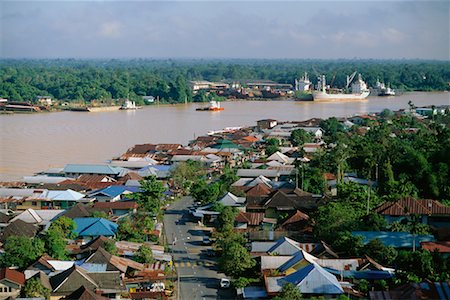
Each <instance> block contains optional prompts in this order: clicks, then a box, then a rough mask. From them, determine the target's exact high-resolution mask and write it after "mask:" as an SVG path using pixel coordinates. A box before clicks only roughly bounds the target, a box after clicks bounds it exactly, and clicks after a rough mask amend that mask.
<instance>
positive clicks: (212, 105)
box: [195, 101, 224, 111]
mask: <svg viewBox="0 0 450 300" xmlns="http://www.w3.org/2000/svg"><path fill="white" fill-rule="evenodd" d="M195 110H197V111H221V110H224V108H223V107H220V102H217V101H210V102H209V106H208V107H199V108H196V109H195Z"/></svg>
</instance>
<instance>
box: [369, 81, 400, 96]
mask: <svg viewBox="0 0 450 300" xmlns="http://www.w3.org/2000/svg"><path fill="white" fill-rule="evenodd" d="M374 92H375V94H376V95H377V96H395V90H393V89H391V88H390V87H389V84H388V86H387V87H386V85H385V84H384V83H382V82H380V81H379V80H378V79H377V83H376V85H375V88H374Z"/></svg>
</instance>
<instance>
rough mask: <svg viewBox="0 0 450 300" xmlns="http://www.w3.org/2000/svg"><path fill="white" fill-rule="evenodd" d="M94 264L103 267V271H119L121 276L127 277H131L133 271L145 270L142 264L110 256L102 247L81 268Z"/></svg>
mask: <svg viewBox="0 0 450 300" xmlns="http://www.w3.org/2000/svg"><path fill="white" fill-rule="evenodd" d="M94 264H98V265H102V266H105V271H119V272H120V273H121V274H127V275H131V273H132V272H133V271H142V270H144V269H145V266H144V265H143V264H140V263H138V262H135V261H134V260H131V259H128V258H124V257H119V256H115V255H112V254H110V253H108V252H107V251H106V250H105V249H103V248H102V247H99V248H98V249H97V251H95V252H94V253H92V254H91V255H90V256H89V257H88V258H86V259H85V260H84V262H83V264H82V265H81V267H83V265H86V266H89V265H94Z"/></svg>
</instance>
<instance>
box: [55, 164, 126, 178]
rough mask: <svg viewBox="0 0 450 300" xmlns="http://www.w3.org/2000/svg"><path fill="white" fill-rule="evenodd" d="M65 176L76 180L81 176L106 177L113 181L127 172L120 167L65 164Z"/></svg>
mask: <svg viewBox="0 0 450 300" xmlns="http://www.w3.org/2000/svg"><path fill="white" fill-rule="evenodd" d="M63 172H64V174H65V176H67V177H71V178H77V177H79V176H81V175H85V174H87V175H89V174H90V175H108V176H110V177H112V178H114V179H117V178H118V177H122V176H123V175H125V174H126V173H127V172H128V170H127V169H125V168H122V167H115V166H110V165H95V164H67V165H65V166H64V169H63Z"/></svg>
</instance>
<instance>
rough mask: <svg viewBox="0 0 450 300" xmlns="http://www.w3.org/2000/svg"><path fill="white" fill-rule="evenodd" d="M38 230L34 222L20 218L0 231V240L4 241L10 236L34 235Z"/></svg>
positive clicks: (30, 236)
mask: <svg viewBox="0 0 450 300" xmlns="http://www.w3.org/2000/svg"><path fill="white" fill-rule="evenodd" d="M38 232H39V229H38V227H37V226H35V225H34V224H30V223H27V222H24V221H22V220H16V221H14V222H11V223H9V225H8V226H6V227H5V228H4V229H3V231H2V232H1V233H0V241H1V242H2V243H4V242H5V241H6V239H7V238H8V237H10V236H25V237H29V238H32V237H35V236H36V234H37V233H38Z"/></svg>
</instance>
